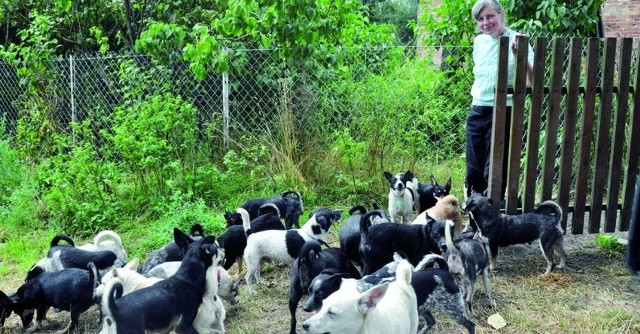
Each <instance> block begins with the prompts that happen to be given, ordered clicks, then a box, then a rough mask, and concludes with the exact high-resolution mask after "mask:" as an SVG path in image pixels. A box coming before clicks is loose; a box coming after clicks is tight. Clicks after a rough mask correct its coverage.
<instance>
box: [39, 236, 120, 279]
mask: <svg viewBox="0 0 640 334" xmlns="http://www.w3.org/2000/svg"><path fill="white" fill-rule="evenodd" d="M60 241H66V242H67V243H68V244H69V245H68V246H60V245H59V243H60ZM117 260H118V258H117V256H116V254H115V253H114V252H112V251H109V250H103V251H88V250H84V249H80V248H78V247H75V243H74V242H73V239H71V238H70V237H69V236H67V235H65V234H59V235H56V236H54V237H53V239H52V240H51V244H50V245H49V251H48V252H47V256H46V257H45V258H42V259H40V260H39V261H38V262H37V263H36V264H35V265H34V266H32V267H31V269H29V272H28V273H27V280H30V279H32V278H35V277H36V276H38V275H40V274H41V273H43V272H56V271H60V270H63V269H68V268H79V269H83V270H86V269H87V265H88V264H89V262H93V264H94V265H95V266H96V268H97V269H98V271H100V273H101V275H102V273H104V272H107V271H109V270H111V269H112V268H116V267H121V266H122V265H123V264H124V263H122V264H121V263H119V262H118V261H117Z"/></svg>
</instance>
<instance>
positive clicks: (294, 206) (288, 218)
mask: <svg viewBox="0 0 640 334" xmlns="http://www.w3.org/2000/svg"><path fill="white" fill-rule="evenodd" d="M266 203H273V204H275V205H276V206H277V207H278V210H279V213H280V218H282V219H284V225H285V228H286V229H287V230H288V229H291V228H292V227H293V226H294V225H295V226H296V228H300V222H299V219H300V215H301V214H302V212H304V205H303V203H302V196H301V195H300V192H298V191H297V190H289V191H285V192H283V193H282V195H280V196H273V197H261V198H254V199H250V200H248V201H246V202H244V203H243V204H242V205H240V208H243V209H245V210H247V212H249V220H254V219H255V218H256V217H258V216H259V215H260V214H259V208H260V207H261V206H263V205H264V204H266ZM224 218H225V220H226V221H227V227H231V226H233V225H242V217H241V216H240V215H239V214H238V213H237V211H236V212H234V213H231V212H225V214H224Z"/></svg>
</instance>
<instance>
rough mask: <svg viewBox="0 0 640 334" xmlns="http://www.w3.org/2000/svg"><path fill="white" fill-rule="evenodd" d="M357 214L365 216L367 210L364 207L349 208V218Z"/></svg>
mask: <svg viewBox="0 0 640 334" xmlns="http://www.w3.org/2000/svg"><path fill="white" fill-rule="evenodd" d="M356 212H357V213H359V214H365V213H366V212H367V209H366V208H365V207H364V205H356V206H353V207H351V209H349V216H353V214H354V213H356Z"/></svg>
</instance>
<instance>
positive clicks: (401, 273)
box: [302, 261, 418, 334]
mask: <svg viewBox="0 0 640 334" xmlns="http://www.w3.org/2000/svg"><path fill="white" fill-rule="evenodd" d="M411 276H412V266H411V264H409V263H408V262H407V261H402V262H401V263H400V264H399V265H398V269H397V271H396V280H395V281H393V282H391V283H383V284H380V285H376V286H374V287H373V288H371V289H369V290H367V291H365V292H362V293H360V292H359V291H358V290H357V288H356V287H355V286H353V285H347V284H343V286H341V287H340V289H339V290H338V291H336V292H334V293H333V294H331V295H330V296H329V297H327V298H326V299H325V300H324V301H323V303H322V308H321V309H320V311H318V313H316V314H315V315H313V316H312V317H311V318H309V319H307V320H305V321H304V323H303V324H302V327H303V328H304V330H305V331H306V332H307V333H310V334H316V333H317V334H320V333H361V334H373V333H376V334H377V333H397V334H413V333H416V331H417V330H418V307H417V298H416V293H415V292H414V290H413V287H412V286H411Z"/></svg>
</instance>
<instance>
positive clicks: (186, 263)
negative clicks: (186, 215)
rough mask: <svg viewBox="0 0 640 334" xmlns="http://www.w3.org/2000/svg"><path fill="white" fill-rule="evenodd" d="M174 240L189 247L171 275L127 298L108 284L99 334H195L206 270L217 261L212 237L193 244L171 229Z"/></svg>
mask: <svg viewBox="0 0 640 334" xmlns="http://www.w3.org/2000/svg"><path fill="white" fill-rule="evenodd" d="M174 239H175V241H176V243H177V244H189V246H188V247H187V250H186V253H185V254H184V258H183V259H182V262H181V265H180V268H179V269H178V271H177V272H176V274H175V275H173V276H171V277H169V278H167V279H165V280H162V281H160V282H158V283H156V284H154V285H152V286H149V287H146V288H143V289H140V290H136V291H133V292H131V293H129V294H127V295H122V292H123V286H122V283H121V282H119V280H118V279H115V280H112V281H111V282H114V283H112V284H111V283H110V284H108V286H107V289H106V290H105V293H104V295H103V300H102V305H103V306H104V307H103V308H102V321H101V323H102V328H101V332H100V333H130V334H144V333H145V331H150V332H163V333H168V332H170V331H176V332H178V333H196V330H195V328H194V327H193V321H194V319H195V318H196V315H197V312H198V308H199V307H200V304H201V303H202V298H203V296H204V295H205V289H206V281H207V278H206V276H207V269H209V267H211V266H212V265H214V263H216V262H217V261H219V260H220V259H219V258H218V249H217V246H216V244H215V238H214V237H213V236H206V237H204V238H202V239H200V240H196V241H193V240H192V239H191V238H190V237H189V236H188V235H186V234H185V233H183V232H182V231H180V230H179V229H177V228H175V229H174Z"/></svg>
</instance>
